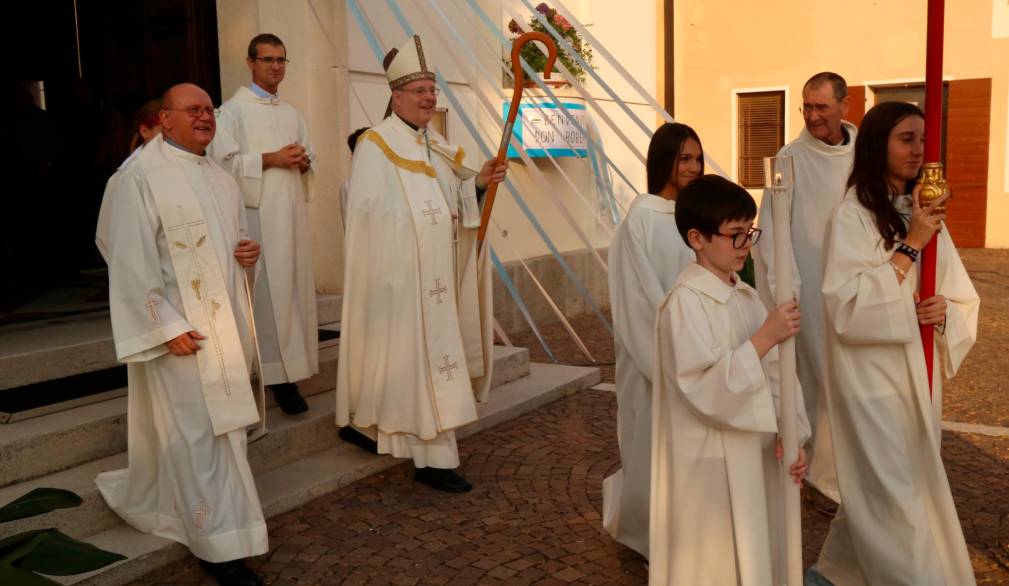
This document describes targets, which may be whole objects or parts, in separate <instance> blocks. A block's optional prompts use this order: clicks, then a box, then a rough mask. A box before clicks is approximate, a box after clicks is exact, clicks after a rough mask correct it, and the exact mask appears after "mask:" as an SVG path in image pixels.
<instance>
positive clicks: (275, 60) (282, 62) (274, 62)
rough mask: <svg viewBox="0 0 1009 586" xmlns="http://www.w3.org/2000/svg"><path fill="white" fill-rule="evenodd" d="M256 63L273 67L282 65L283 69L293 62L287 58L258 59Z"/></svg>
mask: <svg viewBox="0 0 1009 586" xmlns="http://www.w3.org/2000/svg"><path fill="white" fill-rule="evenodd" d="M256 61H259V62H261V63H265V64H267V65H269V66H271V67H272V66H273V65H280V66H281V67H286V66H287V64H288V63H290V62H291V60H290V59H288V58H286V57H256Z"/></svg>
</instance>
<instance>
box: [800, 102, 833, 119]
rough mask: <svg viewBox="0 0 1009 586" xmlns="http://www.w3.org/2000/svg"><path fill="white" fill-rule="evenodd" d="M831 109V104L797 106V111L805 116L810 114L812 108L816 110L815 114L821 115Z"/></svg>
mask: <svg viewBox="0 0 1009 586" xmlns="http://www.w3.org/2000/svg"><path fill="white" fill-rule="evenodd" d="M831 109H833V106H831V105H830V104H803V105H802V106H800V107H799V113H801V114H802V115H804V116H805V115H808V114H812V113H813V110H816V113H817V114H819V115H820V116H823V115H824V114H826V113H828V112H830V111H831Z"/></svg>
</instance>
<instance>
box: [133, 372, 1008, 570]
mask: <svg viewBox="0 0 1009 586" xmlns="http://www.w3.org/2000/svg"><path fill="white" fill-rule="evenodd" d="M615 421H616V398H615V395H614V394H613V393H609V392H603V391H583V392H581V393H578V394H576V395H574V396H572V397H569V398H566V399H562V400H560V401H557V402H555V403H552V404H550V405H547V406H545V407H542V408H540V409H538V410H537V411H535V412H533V413H531V414H529V415H527V416H525V417H524V418H522V419H519V420H516V421H512V422H508V423H505V424H502V425H499V426H497V427H495V428H492V429H490V430H487V431H485V432H483V433H480V434H477V435H476V436H473V437H470V438H467V439H465V440H463V441H462V442H461V444H460V448H461V456H462V458H463V469H464V472H465V474H466V476H467V477H468V478H470V480H472V481H473V483H474V485H475V489H474V491H473V492H472V493H469V494H466V495H445V494H442V493H438V492H436V491H433V490H430V489H428V488H426V487H423V486H420V485H417V484H415V483H414V482H413V480H412V467H411V466H410V465H409V464H404V465H401V466H398V467H396V468H393V469H390V470H389V471H386V472H384V473H381V474H377V475H374V476H371V477H369V478H366V479H363V480H361V481H358V482H356V483H354V484H352V485H350V486H347V487H344V488H343V489H340V490H338V491H336V492H333V493H331V494H329V495H326V496H323V497H320V498H318V499H316V500H314V501H312V502H311V503H309V504H307V505H305V506H303V507H301V508H299V509H296V510H294V511H291V512H289V513H286V514H284V515H281V516H279V517H277V518H275V519H272V520H270V522H269V527H270V546H271V549H270V553H269V554H267V555H264V556H261V557H259V558H256V559H255V560H253V563H252V565H253V567H254V568H256V570H257V571H258V572H260V573H261V575H263V577H264V578H265V580H266V582H267V584H284V585H287V584H305V585H311V584H318V585H329V584H353V585H357V584H361V585H363V584H394V585H398V584H403V585H412V584H453V585H455V584H542V585H550V584H645V583H646V582H647V571H646V569H645V566H644V562H643V560H642V558H641V557H640V556H638V555H637V554H636V553H634V552H632V551H630V550H628V549H627V548H625V547H623V546H621V545H619V544H617V543H615V542H613V540H611V539H610V538H609V536H608V535H607V534H606V533H605V531H603V529H602V526H601V520H600V509H601V504H602V496H601V484H602V480H603V478H604V477H605V476H606V475H608V474H609V473H610V472H611V471H612V470H613V469H615V468H616V467H617V465H618V461H617V460H618V455H617V450H616V444H615V437H616V424H615ZM943 446H944V447H943V449H944V456H945V458H946V462H947V468H948V472H949V476H950V481H951V483H952V486H953V492H954V497H955V498H956V501H957V507H958V510H959V512H960V516H961V522H962V524H963V527H964V533H965V535H966V537H967V541H968V543H969V545H970V549H971V555H972V557H973V559H974V566H975V569H976V571H977V575H978V582H979V584H1009V565H1007V564H1009V548H1007V544H1009V500H1007V499H1006V498H1005V497H1006V495H1007V494H1009V439H1006V438H988V437H982V436H973V435H959V434H951V433H947V434H946V435H945V438H944V444H943ZM803 516H804V519H803V530H804V543H805V548H804V550H805V551H804V553H805V558H806V563H807V564H809V563H811V562H812V561H813V560H814V559H815V557H816V553H817V552H818V551H819V548H820V546H821V544H822V542H823V539H824V537H825V536H826V532H827V525H828V523H829V519H828V518H827V517H826V516H824V515H823V514H822V513H818V512H816V511H814V510H813V509H812V508H811V507H809V506H805V507H804V511H803ZM135 584H137V585H144V586H147V585H154V584H158V585H161V584H206V585H212V584H213V582H212V581H211V580H210V579H209V578H208V577H206V576H205V575H204V574H203V573H202V571H201V570H200V569H199V567H198V566H197V565H196V562H195V560H194V559H193V558H192V557H189V558H187V559H185V560H182V561H180V562H178V563H175V564H173V565H171V566H168V567H167V568H164V569H162V570H160V571H157V572H154V573H152V574H150V575H148V576H146V577H145V578H144V579H142V580H139V581H137V582H135Z"/></svg>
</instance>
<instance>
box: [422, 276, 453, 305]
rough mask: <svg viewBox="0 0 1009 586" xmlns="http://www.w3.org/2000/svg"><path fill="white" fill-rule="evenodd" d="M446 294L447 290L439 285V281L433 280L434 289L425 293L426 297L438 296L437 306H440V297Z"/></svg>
mask: <svg viewBox="0 0 1009 586" xmlns="http://www.w3.org/2000/svg"><path fill="white" fill-rule="evenodd" d="M446 293H448V289H446V288H445V286H444V285H442V284H441V279H435V280H434V289H431V290H430V291H428V292H427V294H428V297H434V296H435V295H437V296H438V305H441V296H442V295H444V294H446Z"/></svg>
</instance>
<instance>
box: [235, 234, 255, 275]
mask: <svg viewBox="0 0 1009 586" xmlns="http://www.w3.org/2000/svg"><path fill="white" fill-rule="evenodd" d="M235 259H236V260H237V261H238V264H240V265H242V266H243V267H246V268H248V267H251V266H254V265H255V264H256V261H257V260H259V243H258V242H256V241H255V240H249V239H248V238H244V239H242V240H241V241H240V242H239V243H238V246H236V247H235Z"/></svg>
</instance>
